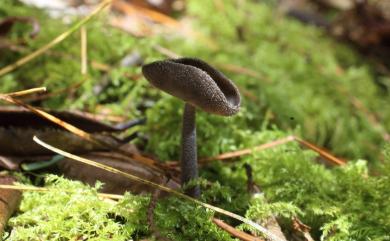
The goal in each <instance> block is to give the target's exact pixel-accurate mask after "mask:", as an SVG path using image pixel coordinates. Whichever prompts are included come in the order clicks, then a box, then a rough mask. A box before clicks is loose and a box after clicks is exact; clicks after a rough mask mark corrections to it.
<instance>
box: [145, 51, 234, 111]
mask: <svg viewBox="0 0 390 241" xmlns="http://www.w3.org/2000/svg"><path fill="white" fill-rule="evenodd" d="M142 73H143V74H144V76H145V78H146V79H147V80H148V81H149V82H150V83H151V84H152V85H153V86H155V87H156V88H158V89H161V90H163V91H165V92H167V93H169V94H171V95H173V96H176V97H178V98H180V99H182V100H183V101H185V102H187V103H190V104H191V105H193V106H196V107H198V108H200V109H202V110H204V111H206V112H209V113H213V114H218V115H223V116H229V115H234V114H236V113H237V112H238V111H239V109H240V101H241V98H240V93H239V92H238V89H237V87H236V86H235V85H234V84H233V82H232V81H231V80H229V79H228V78H227V77H226V76H224V75H223V74H222V73H221V72H219V71H218V70H216V69H215V68H214V67H212V66H210V65H209V64H207V63H206V62H204V61H202V60H200V59H194V58H180V59H168V60H163V61H157V62H153V63H150V64H147V65H144V66H143V67H142Z"/></svg>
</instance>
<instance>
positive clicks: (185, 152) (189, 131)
mask: <svg viewBox="0 0 390 241" xmlns="http://www.w3.org/2000/svg"><path fill="white" fill-rule="evenodd" d="M195 111H196V110H195V107H194V106H192V105H191V104H188V103H186V104H185V105H184V113H183V127H182V140H181V157H180V159H181V182H182V185H183V184H186V183H188V182H189V181H190V180H193V179H197V178H198V158H197V147H196V126H195V117H196V115H195V114H196V113H195ZM186 194H187V195H189V196H191V197H199V196H200V189H199V186H195V187H192V188H189V189H187V190H186Z"/></svg>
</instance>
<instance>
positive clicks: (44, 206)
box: [0, 0, 390, 241]
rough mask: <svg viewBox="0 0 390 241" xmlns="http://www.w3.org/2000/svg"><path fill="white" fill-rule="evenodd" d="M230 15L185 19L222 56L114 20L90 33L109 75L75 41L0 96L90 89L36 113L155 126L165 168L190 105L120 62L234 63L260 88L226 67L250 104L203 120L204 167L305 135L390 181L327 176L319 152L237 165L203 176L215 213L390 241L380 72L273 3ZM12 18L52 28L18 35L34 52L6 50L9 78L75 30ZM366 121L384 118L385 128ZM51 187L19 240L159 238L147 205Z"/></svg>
mask: <svg viewBox="0 0 390 241" xmlns="http://www.w3.org/2000/svg"><path fill="white" fill-rule="evenodd" d="M224 3H225V4H224V5H223V6H224V7H223V8H222V9H220V8H218V6H216V5H215V2H214V1H207V0H200V1H199V0H197V1H195V0H194V1H188V3H187V4H188V5H187V10H186V13H185V14H186V16H188V17H189V18H191V22H192V25H193V28H194V29H196V31H198V32H200V33H201V34H202V35H203V36H205V37H206V38H208V39H211V40H212V41H213V43H214V45H213V46H210V45H207V44H206V43H207V42H205V41H198V40H196V39H193V38H191V37H186V38H184V37H180V36H176V37H167V36H156V37H148V38H143V39H136V38H133V37H131V36H129V35H127V34H125V33H123V32H121V31H120V30H117V29H115V28H113V27H111V26H109V25H108V23H107V16H105V15H104V14H102V15H100V16H99V17H98V18H96V19H94V20H93V21H92V22H90V23H89V24H88V25H87V30H88V49H89V52H88V57H89V59H90V61H95V62H100V63H105V64H109V65H111V66H112V69H111V71H110V72H109V73H104V72H101V71H99V70H96V69H94V68H89V72H88V75H87V76H86V77H85V76H82V75H81V73H80V63H79V54H80V53H79V49H80V45H79V35H77V34H73V35H72V36H71V37H70V38H69V39H67V40H65V41H63V42H62V43H60V44H59V45H58V46H56V47H55V48H53V49H52V50H50V51H49V52H48V53H47V54H45V55H43V56H41V57H39V58H37V59H35V60H34V61H32V62H30V63H29V64H26V65H24V66H22V67H21V68H19V69H18V70H16V71H14V72H12V73H9V74H7V75H5V76H2V77H1V81H2V85H1V86H0V91H1V92H10V91H15V90H20V89H26V88H30V87H36V86H42V85H44V86H46V87H48V89H49V90H51V91H55V90H59V89H62V88H66V87H69V86H72V85H74V84H76V83H79V82H80V81H83V83H82V85H81V87H80V88H77V89H75V90H72V93H71V94H70V93H69V92H63V94H58V95H56V96H53V97H52V98H50V99H47V100H44V101H41V102H38V103H36V104H40V105H42V106H46V107H51V108H55V109H76V108H77V109H80V108H83V109H86V110H89V111H92V112H94V111H98V110H99V108H103V107H104V108H109V109H110V110H111V111H113V112H114V113H117V114H122V115H125V116H126V117H128V118H135V117H139V116H144V115H146V116H147V118H148V123H147V125H146V126H145V127H144V128H143V129H142V131H143V132H144V133H146V134H147V135H148V136H149V138H150V139H149V142H148V145H147V147H146V148H147V151H148V152H150V153H153V154H155V155H156V156H158V157H159V158H160V159H161V160H172V159H177V157H178V152H179V134H180V133H179V131H178V130H179V128H180V121H181V117H180V116H181V113H182V106H183V103H181V102H180V101H178V100H176V99H174V98H172V97H170V96H168V95H165V94H162V93H161V92H159V91H157V90H155V89H152V88H150V85H149V84H148V83H147V82H146V80H145V79H143V78H141V79H139V80H137V81H132V80H129V79H128V78H126V77H125V76H128V75H131V74H140V68H139V67H137V66H134V67H120V66H119V62H120V59H121V58H123V57H124V56H125V55H126V54H128V53H130V52H133V51H137V52H139V53H140V54H141V56H142V57H143V58H144V59H145V61H146V62H149V61H152V60H155V59H161V58H164V56H162V55H161V54H160V53H158V52H157V51H155V50H154V48H153V46H154V45H156V44H159V45H161V46H164V47H167V48H169V49H171V50H173V51H175V52H177V53H178V54H180V55H183V56H195V57H198V58H202V59H204V60H206V61H209V62H211V63H213V64H214V65H217V66H222V65H224V64H225V65H226V64H233V65H236V66H242V67H245V68H247V69H250V70H253V71H255V72H256V73H257V77H254V76H250V75H247V74H244V73H236V72H231V71H228V70H226V69H225V70H224V69H223V68H222V71H223V72H225V73H226V75H227V76H228V77H229V78H231V79H232V80H234V82H235V83H237V85H238V86H239V87H240V89H241V90H242V92H243V93H244V92H245V93H246V94H244V98H243V106H242V110H241V112H240V113H239V114H238V115H237V116H235V117H232V118H222V117H216V116H212V115H209V114H206V113H202V112H199V114H198V119H197V126H198V137H199V139H198V145H199V156H212V155H215V154H219V153H222V152H226V151H231V150H237V149H240V148H246V147H252V146H255V145H259V144H262V143H265V142H268V141H271V140H274V139H276V138H280V137H283V136H286V135H287V133H292V132H293V133H295V134H297V135H300V136H302V137H303V138H305V139H308V140H310V141H313V142H315V143H317V144H318V145H320V146H325V147H327V148H328V149H330V150H331V151H332V153H335V154H337V155H340V156H343V157H346V158H350V159H366V160H367V162H368V163H369V164H375V165H376V166H377V168H378V169H380V170H381V175H380V176H377V177H372V176H370V175H369V174H368V169H367V165H366V162H365V161H357V162H352V163H351V164H349V165H347V166H345V167H341V168H335V169H331V170H329V169H326V168H324V167H322V166H321V165H318V164H316V163H315V160H316V154H315V153H313V152H311V151H306V150H302V149H301V148H300V147H299V146H298V145H297V144H293V143H290V144H286V145H283V146H280V147H277V148H273V149H271V150H267V151H263V152H259V153H256V154H253V155H250V156H247V157H242V158H239V159H238V160H236V161H235V162H234V163H233V164H229V165H227V164H222V163H220V162H216V163H214V164H212V165H210V166H207V167H205V168H204V169H202V170H201V175H202V177H203V178H205V179H207V180H209V181H211V182H212V183H213V184H212V188H206V189H205V190H207V191H205V192H204V194H203V199H204V201H206V202H209V203H212V204H215V205H218V206H220V207H223V208H226V209H228V210H230V211H233V212H236V213H238V214H242V215H245V214H246V215H247V216H248V217H250V218H254V219H255V218H260V219H261V218H264V217H266V216H267V215H269V214H270V213H273V214H275V215H277V216H278V217H280V219H281V221H282V222H281V223H282V224H283V228H285V229H289V228H291V223H290V221H289V220H290V218H291V217H292V216H294V215H297V216H298V217H299V218H300V219H301V220H302V221H303V222H304V223H306V224H307V225H309V226H311V227H312V228H313V230H312V234H313V236H314V237H315V238H321V239H322V240H340V241H341V240H343V241H344V240H366V239H370V240H389V236H388V234H389V233H390V221H389V219H388V216H390V209H389V205H386V204H388V203H389V199H390V193H389V191H388V188H387V187H388V186H389V184H390V183H389V180H390V179H389V175H390V169H389V168H388V167H387V166H386V165H383V164H380V163H381V162H389V161H390V160H389V159H390V158H389V157H388V156H387V157H386V155H382V154H381V153H383V151H382V150H383V149H384V143H385V142H384V141H383V138H382V135H383V134H384V132H385V131H386V130H387V131H388V130H389V129H390V111H389V110H388V109H387V108H386V106H387V105H386V104H388V103H389V100H390V98H389V93H388V86H390V79H389V78H388V77H386V76H379V75H377V74H376V73H375V71H374V70H373V69H372V67H371V66H370V65H369V63H367V62H366V61H364V60H362V58H361V57H360V56H358V55H357V54H356V53H355V52H354V51H353V50H351V49H350V48H349V47H347V46H344V45H342V44H339V43H337V42H335V41H334V40H332V39H330V38H328V37H327V36H326V33H324V32H321V31H320V30H318V29H315V28H313V27H308V26H303V25H302V24H300V23H298V22H296V21H294V20H291V19H286V18H285V17H282V16H280V15H278V14H277V13H275V12H274V11H273V10H272V9H271V8H270V7H269V6H267V5H265V4H261V3H256V2H255V1H253V2H252V1H246V2H244V3H243V2H240V1H233V0H226V1H225V2H224ZM237 4H241V5H240V6H238V5H237ZM7 15H9V16H12V15H27V16H35V17H37V18H38V19H39V20H41V21H40V22H41V24H42V26H41V28H42V31H41V33H40V34H39V36H38V37H37V38H36V39H30V38H29V37H28V36H27V35H26V34H25V32H26V31H25V30H26V29H25V27H23V26H17V28H16V29H14V30H13V31H12V33H11V34H10V35H9V36H8V37H9V38H10V39H11V40H13V41H16V40H20V39H23V40H24V41H25V42H26V44H25V46H24V48H23V50H22V51H20V52H15V51H10V50H4V51H3V52H2V55H1V58H0V64H1V66H5V65H6V64H10V63H12V62H14V61H15V60H17V59H18V58H20V57H22V56H24V55H26V54H28V53H30V52H31V51H32V50H34V49H37V48H38V47H40V46H42V45H43V44H45V43H47V42H48V41H50V40H51V39H52V38H53V37H55V36H57V35H58V34H60V33H61V32H64V31H66V30H67V29H68V28H69V26H67V25H65V24H63V23H61V22H60V21H59V20H54V19H50V18H48V17H47V16H45V14H43V13H42V12H41V11H40V10H36V9H32V8H28V7H25V6H23V5H20V4H18V3H17V2H15V1H12V0H3V1H2V2H1V3H0V17H4V16H7ZM238 33H240V34H238ZM105 80H108V82H107V81H105ZM106 82H107V83H106ZM101 86H104V91H102V92H100V93H99V94H98V95H97V94H96V92H94V91H96V87H101ZM253 96H254V98H253ZM356 101H358V102H356ZM145 102H149V103H152V107H150V108H148V109H147V110H146V112H144V111H142V109H143V108H139V107H140V105H142V104H143V103H145ZM356 103H359V104H361V105H356ZM362 106H363V107H362ZM367 110H368V112H370V113H372V114H374V115H375V116H376V117H377V119H378V120H379V122H378V124H374V123H373V122H372V120H371V119H370V118H369V114H368V113H367ZM385 153H386V152H385ZM244 163H248V164H250V165H251V166H252V168H253V172H254V180H255V181H256V182H257V183H258V184H259V185H260V186H261V187H262V189H263V190H264V192H265V195H266V198H267V200H268V204H266V203H265V202H264V200H262V199H255V200H254V199H252V198H251V197H250V195H249V194H247V192H246V176H245V171H244V168H243V164H244ZM48 185H49V186H51V187H54V188H56V190H57V189H58V190H57V191H53V192H48V193H30V192H26V193H25V194H24V199H23V203H22V206H21V212H20V213H19V215H18V216H16V217H15V218H13V219H12V220H11V221H10V227H12V228H13V230H14V231H13V232H12V235H11V240H29V239H27V238H28V237H29V238H31V237H38V238H41V239H50V240H55V239H57V240H72V239H77V238H83V237H86V238H88V239H89V240H104V239H106V238H107V237H110V238H112V239H113V240H126V239H129V237H132V238H133V239H135V240H136V239H137V238H138V237H144V236H149V235H151V233H150V231H149V230H148V225H147V223H146V221H145V220H146V216H145V215H146V207H147V205H148V202H149V197H148V196H146V197H145V196H134V195H130V194H129V195H127V196H126V198H125V199H124V200H123V201H121V202H120V203H119V204H115V205H114V204H110V203H106V202H104V201H100V200H98V198H97V196H96V192H97V189H96V188H95V189H91V188H88V187H85V186H83V185H81V184H79V183H75V182H69V181H66V180H62V179H58V178H54V177H50V178H49V180H48ZM204 185H206V184H204ZM207 185H209V184H207ZM61 189H67V190H72V192H74V194H72V195H69V194H68V193H66V192H61V191H60V190H61ZM81 195H82V196H83V198H81ZM79 197H80V198H79ZM45 210H46V211H45ZM47 210H50V213H49V212H48V211H47ZM60 210H67V212H61V211H60ZM155 215H156V223H157V226H158V227H159V229H160V231H161V232H162V233H163V234H164V235H166V236H168V237H170V238H171V239H173V240H189V239H190V240H230V239H231V238H230V237H229V236H228V235H227V234H226V233H224V232H222V231H221V230H219V229H218V228H216V226H215V225H214V224H212V223H211V221H210V217H211V216H212V215H213V213H211V212H209V211H206V210H205V209H203V208H198V207H195V206H194V205H192V204H190V203H186V202H182V201H180V200H178V199H176V198H174V197H171V198H168V199H164V200H160V201H159V204H158V206H157V208H156V210H155ZM117 217H120V218H117ZM80 234H82V235H85V236H82V237H80V236H78V235H80ZM31 240H34V238H31Z"/></svg>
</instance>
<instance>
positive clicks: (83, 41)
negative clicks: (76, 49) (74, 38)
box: [80, 26, 88, 75]
mask: <svg viewBox="0 0 390 241" xmlns="http://www.w3.org/2000/svg"><path fill="white" fill-rule="evenodd" d="M80 45H81V49H80V53H81V54H80V56H81V74H83V75H85V74H87V71H88V56H87V30H86V28H85V27H84V26H83V27H81V28H80Z"/></svg>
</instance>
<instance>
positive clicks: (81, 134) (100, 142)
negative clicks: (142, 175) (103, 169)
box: [0, 95, 162, 170]
mask: <svg viewBox="0 0 390 241" xmlns="http://www.w3.org/2000/svg"><path fill="white" fill-rule="evenodd" d="M0 99H2V100H4V101H7V102H9V103H12V104H16V105H19V106H23V107H24V108H26V109H28V110H30V111H31V112H33V113H35V114H37V115H39V116H41V117H43V118H45V119H47V120H49V121H51V122H53V123H55V124H57V125H59V126H61V127H62V128H64V129H66V130H68V131H70V132H72V133H73V134H75V135H77V136H79V137H81V138H83V139H85V140H87V141H90V142H92V143H94V144H96V145H99V146H102V147H105V148H111V149H113V150H116V151H118V152H119V153H121V154H123V155H127V156H129V157H131V158H133V159H134V160H136V161H139V162H140V163H143V164H145V165H147V166H149V167H150V168H152V169H154V170H157V169H159V167H162V166H160V165H159V164H158V163H157V162H156V161H154V160H153V159H151V158H148V157H145V156H142V155H139V154H135V153H131V152H129V151H127V150H122V149H120V148H119V147H118V146H113V144H112V143H109V142H107V141H104V140H102V139H99V140H98V139H96V138H94V137H93V135H91V134H89V133H88V132H85V131H83V130H81V129H79V128H77V127H75V126H73V125H71V124H69V123H67V122H65V121H63V120H61V119H59V118H57V117H55V116H53V115H51V114H49V113H47V112H45V111H43V110H40V109H37V108H35V107H33V106H30V105H28V104H25V103H24V102H22V101H20V100H17V99H14V98H12V97H10V96H6V95H0Z"/></svg>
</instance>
